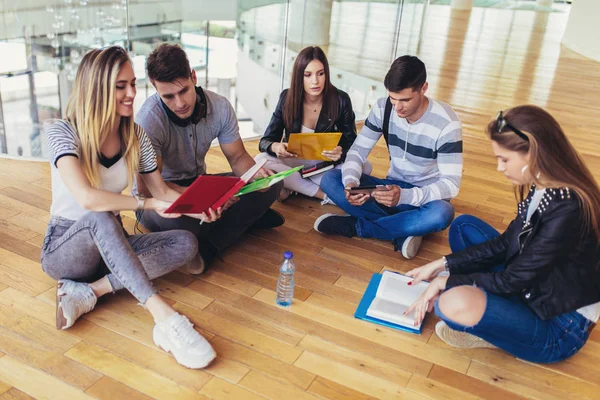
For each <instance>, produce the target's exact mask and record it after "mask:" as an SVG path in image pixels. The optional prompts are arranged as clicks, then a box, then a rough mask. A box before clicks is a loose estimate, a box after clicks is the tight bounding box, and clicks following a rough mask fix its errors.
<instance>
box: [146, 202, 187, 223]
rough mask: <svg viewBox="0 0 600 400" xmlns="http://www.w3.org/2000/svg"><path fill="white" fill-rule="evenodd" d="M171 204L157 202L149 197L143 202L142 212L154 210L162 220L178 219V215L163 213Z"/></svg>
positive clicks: (179, 215)
mask: <svg viewBox="0 0 600 400" xmlns="http://www.w3.org/2000/svg"><path fill="white" fill-rule="evenodd" d="M171 204H172V203H171V202H169V201H162V200H158V199H156V198H154V197H150V198H148V199H146V200H145V201H144V210H154V211H156V213H157V214H158V215H160V216H161V217H163V218H179V217H181V214H179V213H165V210H166V209H167V208H169V207H170V206H171Z"/></svg>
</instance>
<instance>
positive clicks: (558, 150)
mask: <svg viewBox="0 0 600 400" xmlns="http://www.w3.org/2000/svg"><path fill="white" fill-rule="evenodd" d="M487 133H488V135H489V136H490V138H491V140H492V147H493V150H494V153H495V155H496V158H497V161H498V171H499V172H502V173H503V174H504V175H505V176H506V177H507V178H508V179H509V180H511V181H512V182H513V184H515V185H516V193H517V194H518V195H519V200H520V202H519V204H518V207H517V217H516V218H515V219H514V220H513V221H512V222H511V223H510V225H509V226H508V228H507V229H506V231H505V232H504V233H503V234H499V233H498V232H497V231H496V230H495V229H494V228H492V227H491V226H489V225H488V224H486V223H485V222H483V221H481V220H479V219H478V218H476V217H473V216H470V215H462V216H460V217H458V218H457V219H456V220H455V221H454V222H453V223H452V225H451V226H450V232H449V241H450V247H451V249H452V251H453V253H452V254H450V255H448V256H446V257H444V258H442V259H440V260H437V261H433V262H431V263H429V264H427V265H424V266H422V267H420V268H416V269H413V270H412V271H409V272H408V273H407V274H408V275H409V276H412V277H414V278H415V280H414V281H413V282H411V283H410V284H413V283H416V282H419V281H421V280H426V279H431V278H434V277H435V279H433V280H432V281H431V283H430V284H429V287H428V289H427V290H426V291H425V293H423V295H422V296H421V297H420V298H419V299H418V300H417V301H416V302H415V303H414V304H413V305H412V306H411V307H410V308H409V310H407V314H408V313H411V312H414V315H415V320H416V321H421V320H422V319H423V317H424V315H425V313H426V312H427V311H431V310H432V308H435V312H436V314H437V315H438V316H439V317H440V318H441V319H442V321H440V322H438V324H437V325H436V333H437V334H438V336H439V337H440V338H441V339H442V340H443V341H445V342H446V343H448V344H449V345H452V346H455V347H499V348H501V349H503V350H505V351H507V352H509V353H511V354H513V355H515V356H516V357H519V358H522V359H525V360H528V361H532V362H545V363H550V362H556V361H560V360H563V359H566V358H568V357H570V356H572V355H573V354H575V353H576V352H577V351H578V350H579V349H580V348H581V347H582V346H583V345H584V344H585V342H586V340H587V339H588V337H589V334H590V332H591V330H592V329H593V327H594V326H595V324H596V322H597V321H598V317H599V315H600V303H599V302H600V226H599V225H600V190H599V189H598V185H597V183H596V182H595V180H594V177H593V176H592V174H591V172H590V170H589V169H588V168H587V167H586V166H585V163H584V161H583V159H582V158H581V157H580V156H579V154H578V153H577V152H576V150H575V149H574V148H573V146H572V145H571V143H570V142H569V140H568V139H567V138H566V136H565V134H564V133H563V131H562V129H561V127H560V125H559V124H558V122H556V120H555V119H554V118H552V116H551V115H550V114H548V113H547V112H546V111H544V110H542V109H541V108H538V107H535V106H520V107H515V108H513V109H511V110H508V111H507V112H506V114H503V113H502V112H500V113H499V114H498V117H497V118H496V119H495V120H494V121H492V122H491V123H490V124H489V125H488V127H487ZM444 270H446V271H447V272H446V273H444ZM436 276H437V277H436ZM438 297H439V298H438ZM436 299H437V300H436ZM434 303H435V304H434Z"/></svg>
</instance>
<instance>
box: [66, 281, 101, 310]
mask: <svg viewBox="0 0 600 400" xmlns="http://www.w3.org/2000/svg"><path fill="white" fill-rule="evenodd" d="M67 295H68V296H69V300H71V301H68V302H63V301H62V300H61V302H60V305H61V307H62V308H63V310H65V309H67V310H66V311H67V312H68V313H69V314H70V312H69V311H75V312H76V313H77V314H78V315H77V317H79V316H80V315H83V314H85V313H88V312H90V311H92V310H93V309H94V307H95V306H96V301H97V298H96V295H95V294H94V291H93V290H92V289H91V288H90V287H89V286H88V285H87V284H84V283H78V282H73V281H68V280H63V281H61V286H60V287H59V288H58V296H59V297H64V296H67ZM71 308H74V310H73V309H71ZM77 317H76V318H77Z"/></svg>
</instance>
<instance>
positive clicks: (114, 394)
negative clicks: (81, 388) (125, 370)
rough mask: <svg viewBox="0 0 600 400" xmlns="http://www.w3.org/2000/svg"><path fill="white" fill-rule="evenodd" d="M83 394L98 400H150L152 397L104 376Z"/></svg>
mask: <svg viewBox="0 0 600 400" xmlns="http://www.w3.org/2000/svg"><path fill="white" fill-rule="evenodd" d="M85 392H86V393H87V394H88V395H90V396H92V397H94V398H96V399H100V400H114V399H128V400H152V397H149V396H146V395H145V394H142V393H140V392H138V391H137V390H134V389H132V388H130V387H129V386H126V385H124V384H122V383H121V382H117V381H115V380H114V379H111V378H108V377H106V376H103V377H102V378H101V379H100V380H98V382H96V383H94V384H93V385H92V386H91V387H90V388H89V389H88V390H86V391H85Z"/></svg>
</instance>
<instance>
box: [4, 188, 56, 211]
mask: <svg viewBox="0 0 600 400" xmlns="http://www.w3.org/2000/svg"><path fill="white" fill-rule="evenodd" d="M2 194H3V195H4V196H7V197H10V198H11V199H14V200H17V201H19V202H20V203H24V204H29V205H30V206H32V207H36V208H39V209H40V210H46V211H48V210H50V204H52V200H51V199H45V198H43V197H40V196H36V195H34V194H31V193H27V192H25V191H23V190H20V189H16V188H14V187H7V188H5V189H4V190H2Z"/></svg>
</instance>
